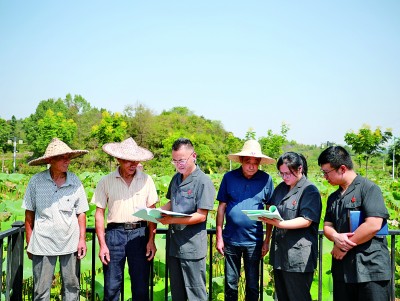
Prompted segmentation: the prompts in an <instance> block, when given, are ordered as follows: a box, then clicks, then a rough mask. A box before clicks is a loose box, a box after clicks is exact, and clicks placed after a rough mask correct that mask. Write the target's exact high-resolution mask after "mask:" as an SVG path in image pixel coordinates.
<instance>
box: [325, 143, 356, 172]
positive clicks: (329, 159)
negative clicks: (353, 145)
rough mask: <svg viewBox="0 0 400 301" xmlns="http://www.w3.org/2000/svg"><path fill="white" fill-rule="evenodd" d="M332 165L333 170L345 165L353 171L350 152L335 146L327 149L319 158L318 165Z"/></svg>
mask: <svg viewBox="0 0 400 301" xmlns="http://www.w3.org/2000/svg"><path fill="white" fill-rule="evenodd" d="M327 163H330V164H331V166H332V167H333V168H336V169H338V168H339V167H340V166H342V165H344V166H346V167H347V168H348V169H353V161H352V160H351V157H350V154H349V152H348V151H347V150H346V149H345V148H344V147H342V146H339V145H335V146H330V147H328V148H327V149H325V150H324V151H323V152H322V153H321V154H320V155H319V157H318V165H319V166H321V165H323V164H327Z"/></svg>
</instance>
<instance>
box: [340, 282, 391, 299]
mask: <svg viewBox="0 0 400 301" xmlns="http://www.w3.org/2000/svg"><path fill="white" fill-rule="evenodd" d="M333 300H338V301H389V300H390V280H386V281H370V282H363V283H344V282H339V281H334V282H333Z"/></svg>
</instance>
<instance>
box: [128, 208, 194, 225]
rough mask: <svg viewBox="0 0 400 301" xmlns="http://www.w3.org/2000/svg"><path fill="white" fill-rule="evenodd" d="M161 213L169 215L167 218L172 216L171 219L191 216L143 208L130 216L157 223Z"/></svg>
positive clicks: (159, 209)
mask: <svg viewBox="0 0 400 301" xmlns="http://www.w3.org/2000/svg"><path fill="white" fill-rule="evenodd" d="M162 213H164V214H166V215H169V216H173V217H185V216H191V214H185V213H179V212H173V211H168V210H163V209H161V208H143V209H140V210H139V211H136V212H135V213H134V214H132V215H133V216H136V217H139V218H141V219H144V220H146V221H149V222H152V223H159V221H158V220H157V218H161V217H162V215H161V214H162Z"/></svg>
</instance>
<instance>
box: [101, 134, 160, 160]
mask: <svg viewBox="0 0 400 301" xmlns="http://www.w3.org/2000/svg"><path fill="white" fill-rule="evenodd" d="M103 151H104V152H106V153H107V154H109V155H110V156H113V157H115V158H117V159H122V160H127V161H148V160H151V159H153V157H154V155H153V153H152V152H151V151H149V150H147V149H145V148H143V147H140V146H139V145H137V143H136V142H135V140H133V138H132V137H129V138H128V139H126V140H124V141H122V142H111V143H106V144H104V145H103Z"/></svg>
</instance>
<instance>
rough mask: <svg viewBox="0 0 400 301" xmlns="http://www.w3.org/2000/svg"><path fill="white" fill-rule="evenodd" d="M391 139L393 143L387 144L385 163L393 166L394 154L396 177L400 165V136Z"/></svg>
mask: <svg viewBox="0 0 400 301" xmlns="http://www.w3.org/2000/svg"><path fill="white" fill-rule="evenodd" d="M393 140H394V141H393V144H392V145H390V146H389V150H388V153H387V159H386V164H387V165H389V166H392V167H393V154H394V169H395V170H394V174H395V176H396V177H398V174H399V166H400V138H394V139H393ZM392 172H393V171H392Z"/></svg>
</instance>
